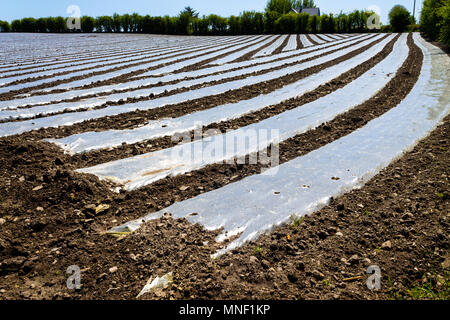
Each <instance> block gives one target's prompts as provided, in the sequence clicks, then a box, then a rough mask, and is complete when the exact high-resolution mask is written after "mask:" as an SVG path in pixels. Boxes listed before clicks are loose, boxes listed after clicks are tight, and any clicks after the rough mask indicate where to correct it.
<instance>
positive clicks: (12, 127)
mask: <svg viewBox="0 0 450 320" xmlns="http://www.w3.org/2000/svg"><path fill="white" fill-rule="evenodd" d="M394 37H395V36H394V35H390V36H388V37H387V38H386V39H384V40H382V41H381V42H380V43H378V44H375V45H374V46H373V47H372V48H371V50H368V51H365V52H363V53H361V54H359V55H357V56H356V57H353V58H351V59H349V60H348V63H351V62H352V61H360V62H363V61H365V60H367V59H369V58H370V57H372V56H374V55H376V54H377V53H378V52H380V51H381V50H382V49H383V48H384V46H386V44H387V43H388V42H389V41H390V40H392V38H394ZM374 40H375V39H374V38H372V39H370V40H367V41H364V42H362V43H360V44H357V45H355V46H352V47H351V48H347V49H343V50H341V51H338V52H336V53H333V54H330V55H327V56H325V57H322V58H319V59H316V60H314V61H310V62H309V63H308V62H307V63H304V64H301V65H299V66H295V65H294V66H291V67H287V68H284V69H279V70H276V71H272V72H269V73H265V74H262V75H257V76H250V77H247V78H246V79H245V81H244V85H246V86H248V85H252V84H257V83H261V82H264V81H268V80H271V79H276V78H279V77H282V76H284V75H286V74H291V73H293V72H298V71H301V70H305V69H307V68H309V67H312V66H315V65H318V64H321V63H324V62H326V61H331V60H333V59H336V58H339V57H340V56H342V55H345V54H347V53H349V52H352V51H354V50H356V49H358V48H361V47H363V46H365V45H367V44H369V43H371V42H373V41H374ZM343 66H345V64H343ZM344 68H345V67H344ZM242 86H243V81H242V80H237V81H230V82H226V83H222V84H219V85H216V86H210V87H205V88H200V89H198V90H193V91H187V92H184V93H180V94H174V95H171V96H167V97H163V98H160V99H154V100H150V101H141V102H137V103H130V104H124V105H118V106H111V107H108V108H103V109H97V110H90V111H83V112H75V113H67V114H60V115H54V116H49V117H46V118H37V119H33V120H26V121H20V122H7V123H1V124H0V137H2V136H8V135H14V134H20V133H23V132H27V131H32V130H37V129H40V128H49V127H58V126H70V125H73V124H74V123H79V122H83V121H85V120H90V119H98V118H102V117H106V116H114V115H119V114H123V113H127V112H132V111H135V110H150V109H154V108H158V107H162V106H165V105H171V104H177V103H181V102H184V101H188V100H194V99H199V98H202V97H208V96H211V95H216V94H220V93H224V92H227V91H229V90H235V89H240V88H241V87H242Z"/></svg>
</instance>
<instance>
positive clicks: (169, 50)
mask: <svg viewBox="0 0 450 320" xmlns="http://www.w3.org/2000/svg"><path fill="white" fill-rule="evenodd" d="M205 44H209V45H211V44H213V42H212V41H211V40H210V41H201V42H194V43H191V44H190V47H194V48H195V46H200V45H205ZM188 48H189V47H185V46H184V47H180V46H173V47H165V48H158V49H156V50H149V51H148V52H146V53H143V54H141V55H142V59H148V58H152V57H157V56H158V55H162V54H169V53H173V52H177V51H182V50H186V49H188ZM100 58H105V56H104V55H103V56H100ZM108 60H113V61H115V60H120V61H121V62H122V63H121V64H120V65H125V64H126V63H128V62H130V61H134V60H135V57H130V58H127V59H123V57H122V58H119V59H117V58H115V59H101V60H98V61H97V60H93V61H92V64H94V65H95V64H99V63H100V62H101V61H108ZM75 62H76V61H75ZM72 63H73V62H72ZM87 67H89V65H87ZM75 69H76V66H74V67H73V68H68V69H67V71H71V70H72V71H74V70H75ZM24 71H25V72H30V70H24ZM16 72H17V71H14V72H13V73H16ZM42 75H46V74H45V73H39V74H33V75H25V78H22V77H13V78H11V79H9V81H10V82H11V81H17V80H21V79H26V78H31V77H36V76H42ZM1 76H4V75H1ZM7 80H8V79H5V78H3V79H0V81H1V82H2V83H1V85H4V84H5V83H6V82H7Z"/></svg>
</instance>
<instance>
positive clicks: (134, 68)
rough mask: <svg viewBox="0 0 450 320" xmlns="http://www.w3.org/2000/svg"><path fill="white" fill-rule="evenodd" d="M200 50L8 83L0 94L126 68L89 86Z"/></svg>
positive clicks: (86, 81) (196, 48)
mask: <svg viewBox="0 0 450 320" xmlns="http://www.w3.org/2000/svg"><path fill="white" fill-rule="evenodd" d="M211 47H212V45H208V47H207V48H209V49H211ZM201 48H203V46H202V47H196V46H195V47H192V48H190V49H188V50H186V49H185V48H183V50H182V51H179V49H176V50H173V51H172V52H170V53H167V54H164V55H162V56H155V57H154V59H152V60H151V61H150V62H148V63H142V64H140V65H138V66H132V67H126V66H127V65H132V64H135V63H136V62H133V63H130V62H124V63H120V64H117V65H115V66H104V67H99V68H95V69H90V70H85V71H79V72H72V73H70V74H66V75H60V76H55V77H53V78H51V79H41V80H35V81H32V82H26V83H20V84H16V85H9V83H8V84H2V85H3V87H1V88H0V93H5V92H9V91H13V90H21V89H24V88H29V87H34V86H38V85H42V84H44V83H50V82H53V81H57V80H66V79H70V78H73V77H76V76H84V75H88V74H91V73H93V72H100V71H108V70H112V69H114V68H117V67H126V68H124V69H121V70H118V71H112V72H110V73H108V74H107V75H105V74H103V75H99V76H94V77H89V78H87V79H89V81H88V80H86V79H84V82H83V83H85V84H90V83H92V82H95V81H100V80H105V79H110V78H113V77H117V76H120V75H122V74H124V73H129V72H134V71H138V70H143V69H146V68H150V67H153V66H157V65H160V64H162V63H166V62H171V61H175V60H178V59H181V58H183V57H182V56H179V55H180V54H186V53H191V54H189V55H185V56H184V57H190V56H196V55H198V52H197V50H199V49H201ZM192 52H194V53H192ZM155 59H156V60H155ZM0 81H1V80H0ZM79 82H80V81H74V83H79ZM71 86H72V83H65V84H63V85H59V86H56V87H53V88H54V89H55V88H66V87H71Z"/></svg>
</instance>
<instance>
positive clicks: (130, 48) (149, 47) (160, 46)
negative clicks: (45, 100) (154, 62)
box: [0, 36, 253, 76]
mask: <svg viewBox="0 0 450 320" xmlns="http://www.w3.org/2000/svg"><path fill="white" fill-rule="evenodd" d="M252 38H253V37H249V36H246V37H236V38H233V39H231V38H230V39H228V40H229V41H233V40H235V41H239V39H241V40H242V41H244V40H245V39H247V40H250V39H252ZM201 41H202V42H200V41H190V42H189V43H187V42H186V41H179V40H177V41H171V42H165V41H158V42H152V41H145V42H142V41H140V42H133V44H130V43H124V44H122V45H121V44H120V43H118V44H116V43H114V45H111V48H110V49H108V47H105V46H101V45H100V47H99V48H97V50H96V51H95V54H92V53H89V54H82V55H76V54H74V55H70V56H68V57H64V56H62V57H61V56H60V57H57V58H56V59H57V60H53V61H46V62H42V63H33V64H29V63H28V64H23V65H20V66H15V67H7V68H5V67H1V66H0V75H1V76H4V75H5V73H7V74H11V75H12V74H13V72H17V70H21V71H25V70H22V69H24V68H29V69H26V70H28V71H30V70H31V71H35V70H38V71H44V70H46V67H50V68H54V67H60V68H61V67H65V66H74V65H79V64H83V63H86V61H89V60H96V61H110V60H113V59H114V60H115V59H116V58H117V57H121V56H126V55H129V54H132V55H133V56H141V55H144V54H148V53H151V52H156V51H158V52H161V51H166V50H170V49H173V48H179V49H180V50H181V49H183V48H184V47H185V46H186V44H197V45H199V44H201V43H204V42H205V41H204V40H201ZM208 41H211V39H208ZM78 45H79V44H78ZM105 56H106V57H105ZM98 59H100V60H98Z"/></svg>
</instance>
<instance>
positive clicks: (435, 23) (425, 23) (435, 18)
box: [420, 0, 450, 40]
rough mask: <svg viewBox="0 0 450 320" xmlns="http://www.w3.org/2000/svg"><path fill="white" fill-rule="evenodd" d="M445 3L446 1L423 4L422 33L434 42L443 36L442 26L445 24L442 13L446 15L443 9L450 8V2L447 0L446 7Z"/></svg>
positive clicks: (439, 0) (432, 1)
mask: <svg viewBox="0 0 450 320" xmlns="http://www.w3.org/2000/svg"><path fill="white" fill-rule="evenodd" d="M444 3H445V1H444V0H425V1H424V3H423V8H422V12H421V14H420V24H421V28H422V31H423V32H424V33H425V34H426V35H427V36H428V37H430V38H431V39H432V40H436V39H438V38H439V35H440V34H441V26H443V22H444V21H443V15H442V13H445V10H442V8H443V7H444V6H446V7H450V1H448V0H447V4H446V5H445V4H444ZM443 27H445V26H443Z"/></svg>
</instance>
